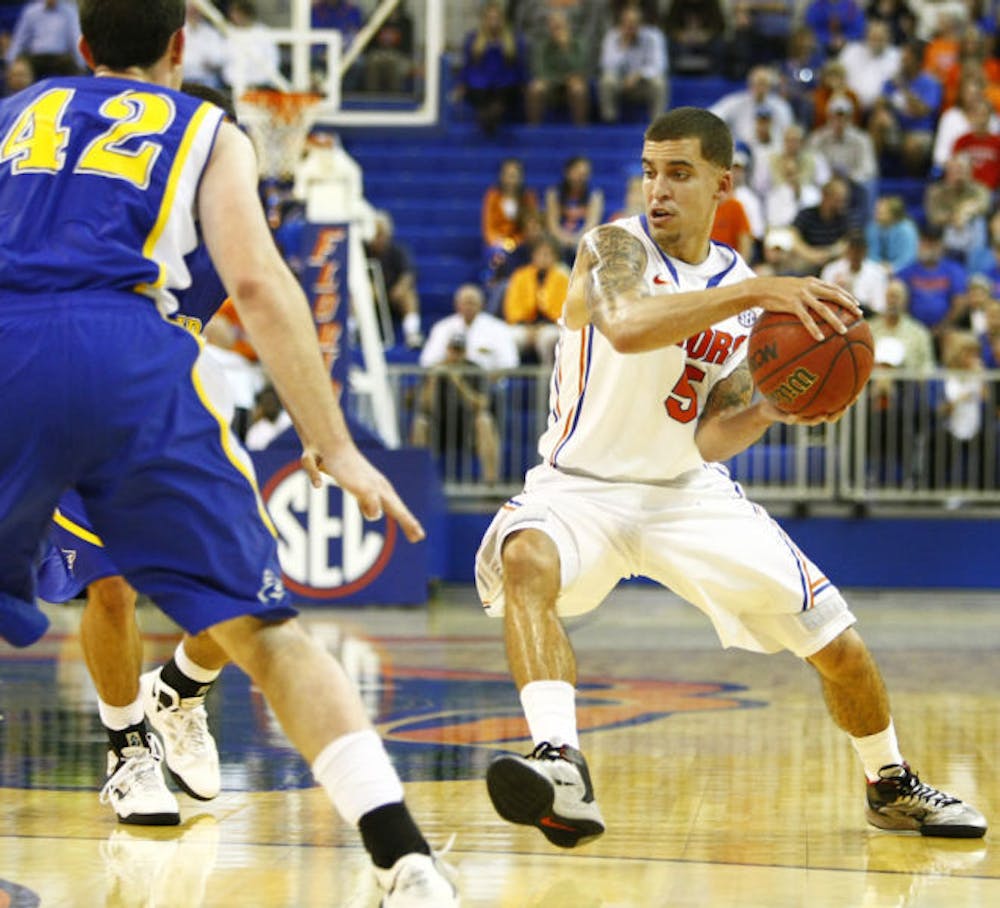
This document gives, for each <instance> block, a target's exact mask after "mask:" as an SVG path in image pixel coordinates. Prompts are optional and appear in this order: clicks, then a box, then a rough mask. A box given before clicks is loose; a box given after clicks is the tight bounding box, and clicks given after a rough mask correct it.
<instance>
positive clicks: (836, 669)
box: [806, 627, 870, 678]
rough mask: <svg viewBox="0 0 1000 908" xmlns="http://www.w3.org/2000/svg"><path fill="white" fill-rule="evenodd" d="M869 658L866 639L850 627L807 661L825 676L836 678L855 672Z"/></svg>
mask: <svg viewBox="0 0 1000 908" xmlns="http://www.w3.org/2000/svg"><path fill="white" fill-rule="evenodd" d="M869 660H870V656H869V654H868V649H867V647H866V646H865V644H864V641H863V640H862V639H861V637H860V635H859V634H858V632H857V631H856V630H854V628H852V627H849V628H847V630H845V631H843V632H842V633H840V634H838V635H837V636H836V637H835V638H834V639H833V640H831V641H830V642H829V643H828V644H827V645H826V646H824V647H823V649H821V650H820V651H819V652H817V653H813V655H811V656H810V657H809V658H808V659H807V660H806V661H808V662H809V664H810V665H812V666H813V668H815V669H816V670H817V671H818V672H819V673H820V674H821V675H823V677H825V678H836V677H842V676H845V675H850V674H853V673H854V672H855V671H856V670H857V668H858V667H859V666H862V665H865V664H867V663H868V661H869Z"/></svg>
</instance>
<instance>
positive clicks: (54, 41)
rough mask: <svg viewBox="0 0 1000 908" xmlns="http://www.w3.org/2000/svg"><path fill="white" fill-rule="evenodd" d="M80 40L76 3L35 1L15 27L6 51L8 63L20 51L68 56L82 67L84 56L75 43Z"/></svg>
mask: <svg viewBox="0 0 1000 908" xmlns="http://www.w3.org/2000/svg"><path fill="white" fill-rule="evenodd" d="M79 40H80V14H79V13H78V12H77V9H76V5H75V4H73V3H68V2H67V0H56V2H54V3H50V2H48V0H36V2H34V3H29V4H28V5H27V6H25V8H24V10H23V11H22V12H21V17H20V18H19V19H18V20H17V25H15V26H14V34H13V35H12V36H11V39H10V47H9V48H8V50H7V62H8V63H9V62H11V61H12V60H15V59H17V57H19V56H21V55H22V54H26V55H28V56H36V55H37V56H41V55H43V54H51V55H53V56H68V57H72V58H73V59H75V60H76V62H77V64H78V65H79V66H80V67H83V66H84V65H85V64H84V61H83V57H82V56H80V50H79V47H78V46H77V42H78V41H79Z"/></svg>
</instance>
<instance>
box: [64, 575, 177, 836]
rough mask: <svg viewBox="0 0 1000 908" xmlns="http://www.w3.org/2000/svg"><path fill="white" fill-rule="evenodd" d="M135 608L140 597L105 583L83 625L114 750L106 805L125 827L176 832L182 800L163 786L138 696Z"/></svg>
mask: <svg viewBox="0 0 1000 908" xmlns="http://www.w3.org/2000/svg"><path fill="white" fill-rule="evenodd" d="M135 603H136V592H135V590H134V589H132V587H131V586H129V584H128V583H127V582H126V581H125V580H124V579H123V578H121V577H105V578H103V579H101V580H95V581H94V582H93V583H91V584H90V586H88V587H87V604H86V606H85V607H84V610H83V616H82V618H81V619H80V645H81V647H82V648H83V657H84V660H85V661H86V663H87V669H88V671H89V672H90V677H91V678H92V679H93V681H94V686H95V687H96V688H97V696H98V709H99V711H100V714H101V722H102V723H103V724H104V727H105V729H106V730H107V733H108V741H109V743H110V745H111V749H110V750H109V751H108V781H107V783H106V784H105V786H104V789H103V790H102V792H101V801H102V802H106V803H110V804H111V806H112V807H113V808H114V810H115V813H116V814H117V815H118V819H119V821H120V822H122V823H131V824H136V825H143V826H145V825H153V826H172V825H176V824H177V823H179V822H180V812H179V810H178V807H177V800H176V799H175V798H174V796H173V795H172V794H171V793H170V792H169V791H168V790H167V786H166V783H165V782H164V780H163V771H162V768H161V765H160V763H161V754H160V750H159V746H158V744H156V742H155V739H154V738H153V737H152V736H151V735H150V734H149V731H148V729H147V728H146V720H145V717H144V715H143V708H142V700H141V698H140V696H139V672H140V671H141V670H142V637H141V636H140V635H139V628H138V625H137V624H136V622H135Z"/></svg>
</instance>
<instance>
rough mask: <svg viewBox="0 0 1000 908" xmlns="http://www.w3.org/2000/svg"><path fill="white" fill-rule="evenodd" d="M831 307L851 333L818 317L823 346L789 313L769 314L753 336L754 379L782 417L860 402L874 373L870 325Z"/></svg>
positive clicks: (833, 409)
mask: <svg viewBox="0 0 1000 908" xmlns="http://www.w3.org/2000/svg"><path fill="white" fill-rule="evenodd" d="M827 305H829V306H832V307H833V308H834V309H835V310H836V311H837V314H838V315H839V316H840V320H841V321H842V322H843V323H844V324H845V325H846V326H847V333H846V334H838V333H837V331H836V329H834V327H833V326H832V325H831V324H830V323H829V322H826V321H823V320H820V319H819V318H817V321H818V323H819V327H820V330H821V331H822V332H823V335H824V339H823V340H821V341H818V340H816V338H815V337H813V336H812V335H811V334H810V333H809V332H808V331H807V330H806V327H805V325H803V324H802V322H801V321H799V319H798V318H797V317H796V316H794V315H792V314H790V313H788V312H765V313H764V314H763V315H761V316H760V318H758V319H757V322H756V324H755V325H754V326H753V330H752V331H751V332H750V340H749V342H748V344H747V362H748V363H749V365H750V375H751V377H752V378H753V381H754V384H755V385H756V386H757V387H758V388H759V389H760V392H761V394H763V395H764V396H765V397H766V398H767V399H768V400H769V401H771V403H772V404H774V405H775V406H776V407H777V408H778V409H779V410H781V411H782V412H783V413H794V414H796V415H798V416H805V417H814V416H824V415H826V414H829V413H836V412H838V411H839V410H842V409H843V408H844V407H846V406H847V405H848V404H851V403H853V402H854V401H855V400H856V399H857V396H858V395H859V394H860V393H861V389H862V388H863V387H864V386H865V382H867V381H868V376H869V375H870V374H871V371H872V365H873V363H874V361H875V345H874V342H873V340H872V333H871V330H870V329H869V327H868V324H867V322H865V320H864V318H863V317H862V316H860V315H859V316H855V315H854V314H853V313H851V312H850V311H849V310H847V309H845V308H844V307H842V306H838V305H837V304H836V303H832V302H827Z"/></svg>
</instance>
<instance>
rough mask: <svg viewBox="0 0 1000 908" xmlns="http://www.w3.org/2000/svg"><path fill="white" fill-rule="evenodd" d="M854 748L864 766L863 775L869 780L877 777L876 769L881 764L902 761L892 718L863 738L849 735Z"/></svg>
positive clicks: (886, 764) (872, 780)
mask: <svg viewBox="0 0 1000 908" xmlns="http://www.w3.org/2000/svg"><path fill="white" fill-rule="evenodd" d="M850 738H851V743H852V744H853V745H854V749H855V750H856V751H857V752H858V756H859V757H861V763H862V764H863V765H864V767H865V775H866V776H867V777H868V781H869V782H874V781H875V780H876V779H878V771H879V770H880V769H881V768H882V767H883V766H890V765H892V764H894V763H902V762H903V756H902V754H900V752H899V744H898V743H897V742H896V729H895V728H894V727H893V724H892V719H890V720H889V725H888V727H886V728H885V729H883V730H882V731H880V732H877V733H876V734H874V735H865V736H864V737H863V738H855V737H854V736H853V735H851V736H850Z"/></svg>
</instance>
